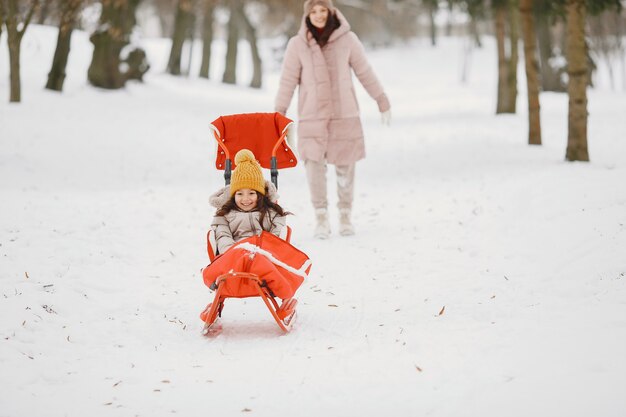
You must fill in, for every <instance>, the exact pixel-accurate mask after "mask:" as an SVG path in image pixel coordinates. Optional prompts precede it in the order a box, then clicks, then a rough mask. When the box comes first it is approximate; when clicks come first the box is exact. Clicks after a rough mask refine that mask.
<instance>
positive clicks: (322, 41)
mask: <svg viewBox="0 0 626 417" xmlns="http://www.w3.org/2000/svg"><path fill="white" fill-rule="evenodd" d="M305 22H306V27H307V28H308V29H309V32H311V35H313V39H315V40H316V41H317V44H318V45H319V46H320V47H323V46H324V45H326V44H327V43H328V39H330V35H332V34H333V32H334V31H335V29H337V28H338V27H339V26H341V22H339V19H338V18H337V15H336V14H335V13H333V12H331V11H330V10H329V11H328V19H327V20H326V25H325V26H324V29H322V30H319V29H318V28H316V27H315V26H313V23H311V19H309V16H307V17H306V19H305Z"/></svg>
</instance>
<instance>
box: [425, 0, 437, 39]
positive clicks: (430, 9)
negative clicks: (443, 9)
mask: <svg viewBox="0 0 626 417" xmlns="http://www.w3.org/2000/svg"><path fill="white" fill-rule="evenodd" d="M422 3H423V4H424V6H425V7H426V11H427V13H428V21H429V23H430V25H429V27H430V44H431V45H432V46H436V45H437V24H436V22H435V15H436V14H437V11H438V9H439V2H438V1H437V0H422Z"/></svg>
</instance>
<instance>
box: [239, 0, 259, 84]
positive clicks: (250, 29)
mask: <svg viewBox="0 0 626 417" xmlns="http://www.w3.org/2000/svg"><path fill="white" fill-rule="evenodd" d="M238 18H239V19H241V23H242V26H243V27H244V28H245V30H246V38H248V42H249V43H250V52H251V53H252V80H251V81H250V87H252V88H261V86H262V84H263V69H262V62H261V55H260V54H259V48H258V46H257V37H256V29H255V28H254V26H252V23H250V20H248V17H247V16H246V13H245V11H244V10H243V9H242V10H240V16H238Z"/></svg>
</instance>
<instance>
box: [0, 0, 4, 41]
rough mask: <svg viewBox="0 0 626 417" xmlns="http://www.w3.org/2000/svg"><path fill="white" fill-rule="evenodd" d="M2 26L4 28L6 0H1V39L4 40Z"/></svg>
mask: <svg viewBox="0 0 626 417" xmlns="http://www.w3.org/2000/svg"><path fill="white" fill-rule="evenodd" d="M2 26H4V0H0V39H2Z"/></svg>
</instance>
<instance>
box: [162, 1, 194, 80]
mask: <svg viewBox="0 0 626 417" xmlns="http://www.w3.org/2000/svg"><path fill="white" fill-rule="evenodd" d="M192 12H193V0H179V1H178V8H177V9H176V20H175V23H174V34H173V35H172V49H171V50H170V58H169V61H168V63H167V72H169V73H170V74H172V75H180V74H181V69H180V68H181V60H182V56H183V45H184V44H185V38H186V37H187V34H188V33H189V32H188V31H189V26H190V24H191V19H192Z"/></svg>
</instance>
